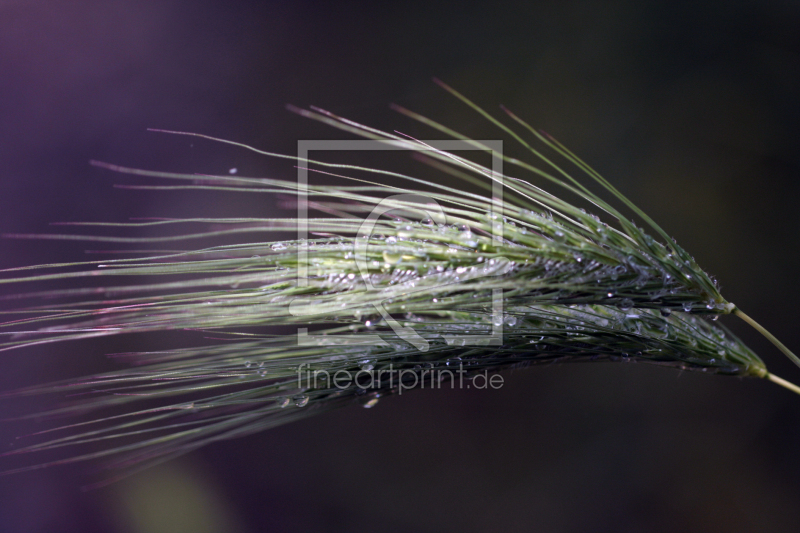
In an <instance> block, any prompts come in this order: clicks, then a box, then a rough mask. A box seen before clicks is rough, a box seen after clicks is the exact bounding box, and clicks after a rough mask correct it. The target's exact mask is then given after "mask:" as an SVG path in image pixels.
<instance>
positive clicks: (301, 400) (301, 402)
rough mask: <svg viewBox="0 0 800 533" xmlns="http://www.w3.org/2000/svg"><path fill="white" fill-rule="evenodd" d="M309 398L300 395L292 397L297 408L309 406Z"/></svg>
mask: <svg viewBox="0 0 800 533" xmlns="http://www.w3.org/2000/svg"><path fill="white" fill-rule="evenodd" d="M308 400H309V398H308V396H306V395H305V394H298V395H297V396H292V401H293V402H294V404H295V405H296V406H297V407H305V406H306V405H308Z"/></svg>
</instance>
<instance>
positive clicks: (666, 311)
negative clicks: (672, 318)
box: [660, 307, 672, 316]
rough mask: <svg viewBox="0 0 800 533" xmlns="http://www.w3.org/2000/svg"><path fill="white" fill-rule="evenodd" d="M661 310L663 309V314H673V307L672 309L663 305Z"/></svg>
mask: <svg viewBox="0 0 800 533" xmlns="http://www.w3.org/2000/svg"><path fill="white" fill-rule="evenodd" d="M660 311H661V316H669V315H671V314H672V309H670V308H669V307H662V308H661V309H660Z"/></svg>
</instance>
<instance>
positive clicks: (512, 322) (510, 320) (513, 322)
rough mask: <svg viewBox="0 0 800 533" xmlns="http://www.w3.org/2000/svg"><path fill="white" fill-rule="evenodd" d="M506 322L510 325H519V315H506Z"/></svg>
mask: <svg viewBox="0 0 800 533" xmlns="http://www.w3.org/2000/svg"><path fill="white" fill-rule="evenodd" d="M504 322H505V323H506V325H508V326H516V325H517V317H515V316H514V315H506V318H505V320H504Z"/></svg>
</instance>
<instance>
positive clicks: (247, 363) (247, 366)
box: [244, 361, 253, 368]
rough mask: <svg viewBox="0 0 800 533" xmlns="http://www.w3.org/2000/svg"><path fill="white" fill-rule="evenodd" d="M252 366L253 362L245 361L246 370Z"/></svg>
mask: <svg viewBox="0 0 800 533" xmlns="http://www.w3.org/2000/svg"><path fill="white" fill-rule="evenodd" d="M251 366H253V363H252V362H251V361H245V362H244V367H245V368H250V367H251Z"/></svg>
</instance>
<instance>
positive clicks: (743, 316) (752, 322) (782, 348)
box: [733, 307, 800, 383]
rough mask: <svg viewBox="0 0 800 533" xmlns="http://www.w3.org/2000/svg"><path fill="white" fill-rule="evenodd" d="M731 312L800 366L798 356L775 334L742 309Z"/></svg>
mask: <svg viewBox="0 0 800 533" xmlns="http://www.w3.org/2000/svg"><path fill="white" fill-rule="evenodd" d="M733 314H734V315H736V316H738V317H739V318H741V319H742V320H744V321H745V322H747V323H748V324H750V325H751V326H753V327H754V328H755V329H756V331H758V332H759V333H761V334H762V335H764V336H765V337H766V338H767V339H769V341H770V342H771V343H772V344H774V345H775V346H777V347H778V349H779V350H780V351H782V352H783V353H784V354H786V357H788V358H789V359H791V360H792V361H793V362H794V364H796V365H797V366H800V357H797V356H796V355H795V354H794V353H792V351H791V350H790V349H789V348H787V347H786V346H784V345H783V343H782V342H781V341H779V340H778V339H776V338H775V336H774V335H773V334H772V333H770V332H769V331H767V330H766V329H764V328H763V327H762V326H761V324H759V323H758V322H756V321H755V320H753V319H752V318H750V317H749V316H747V315H746V314H744V313H743V312H742V310H741V309H739V308H738V307H737V308H735V309H734V310H733ZM770 379H772V377H770ZM778 379H780V378H778ZM773 381H774V380H773ZM781 381H782V380H781ZM776 383H777V381H776Z"/></svg>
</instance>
